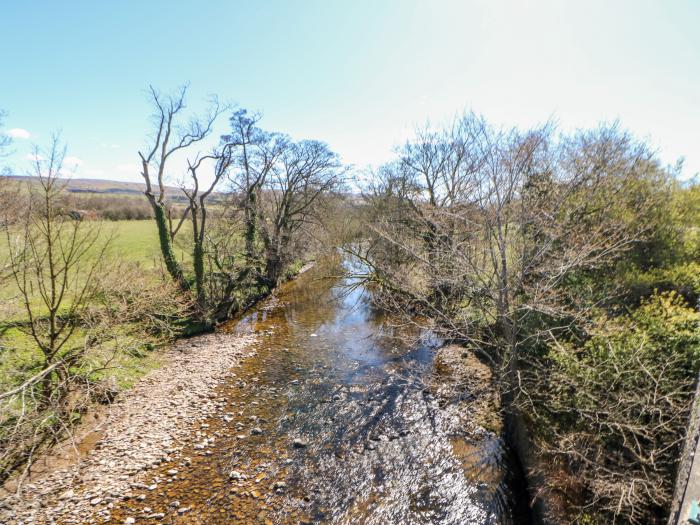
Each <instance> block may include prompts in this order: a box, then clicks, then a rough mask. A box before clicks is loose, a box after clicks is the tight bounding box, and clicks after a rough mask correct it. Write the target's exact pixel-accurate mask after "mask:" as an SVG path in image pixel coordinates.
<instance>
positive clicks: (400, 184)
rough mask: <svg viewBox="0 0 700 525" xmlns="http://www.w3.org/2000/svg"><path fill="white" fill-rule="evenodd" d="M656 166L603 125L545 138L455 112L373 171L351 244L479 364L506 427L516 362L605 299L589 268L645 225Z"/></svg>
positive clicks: (616, 255) (633, 240)
mask: <svg viewBox="0 0 700 525" xmlns="http://www.w3.org/2000/svg"><path fill="white" fill-rule="evenodd" d="M663 173H664V172H663V170H662V169H661V168H660V167H659V165H658V162H656V160H655V159H654V155H653V153H652V152H651V151H650V150H649V149H648V148H647V147H646V146H644V145H643V144H640V143H637V142H636V141H634V140H633V139H632V138H631V137H630V136H629V135H627V134H625V133H623V132H620V131H619V129H618V128H617V127H616V126H615V125H613V126H606V127H601V128H599V129H596V130H593V131H590V132H580V133H576V134H574V135H572V136H568V137H561V138H558V137H555V136H554V132H553V128H552V126H549V125H546V126H543V127H541V128H536V129H532V130H528V131H525V132H522V131H519V130H497V129H494V128H492V127H490V126H488V125H487V124H486V122H484V121H483V119H479V118H477V117H475V116H474V115H467V116H465V117H464V118H463V119H461V120H460V121H458V122H457V123H455V124H454V125H452V126H450V127H449V128H447V129H446V130H444V131H443V132H427V131H424V132H422V133H419V134H418V135H417V138H416V141H415V143H409V144H408V145H407V146H406V147H404V148H402V149H401V150H400V156H399V158H398V159H397V160H396V161H395V162H393V163H392V164H390V165H388V166H386V167H384V168H383V169H382V170H380V171H379V172H378V174H377V178H376V179H375V182H374V184H373V185H372V187H370V188H369V191H368V193H367V195H366V199H365V203H366V206H368V207H370V211H369V212H368V214H367V216H368V218H369V220H368V222H367V226H366V231H367V235H366V237H365V239H363V242H361V243H358V244H357V245H356V246H354V247H353V248H352V249H351V250H350V251H351V252H352V253H353V255H355V256H357V257H359V258H360V259H361V260H363V261H364V263H365V266H366V267H367V268H368V273H367V275H366V276H365V277H366V278H367V279H368V280H369V281H370V282H373V283H376V284H377V285H379V286H378V287H377V290H378V291H377V293H376V294H375V299H376V300H377V301H378V302H379V303H380V304H382V305H383V306H385V307H387V308H390V309H393V310H395V311H397V312H399V313H401V314H402V315H404V316H406V318H407V320H409V321H412V322H421V319H426V318H428V319H432V320H433V324H432V327H433V328H434V329H436V330H438V331H439V332H441V333H442V334H443V335H444V336H445V337H446V338H448V339H453V340H456V341H460V342H462V343H464V344H466V345H468V346H470V347H472V348H474V349H475V350H477V351H478V352H480V353H481V355H482V356H484V358H485V359H487V360H489V361H490V362H491V364H492V366H493V367H494V369H495V370H496V371H498V372H499V374H498V377H499V380H500V388H501V393H502V406H503V408H504V410H505V413H506V415H508V416H509V417H508V420H509V421H510V422H511V423H512V424H513V425H515V427H517V428H515V430H516V431H518V432H519V431H522V424H521V423H522V419H521V418H520V417H519V416H520V414H521V413H522V412H520V410H521V408H520V407H521V405H520V404H519V402H517V403H516V400H517V396H518V395H522V396H527V392H524V389H525V385H524V384H523V382H522V381H521V378H522V374H521V372H522V371H523V369H524V368H525V367H530V366H533V363H532V361H533V359H534V358H535V357H536V355H537V354H536V351H537V349H540V348H542V347H543V346H544V345H546V344H549V343H552V342H553V341H557V340H559V339H560V338H567V337H574V336H576V335H578V336H580V335H581V333H582V332H584V331H585V327H586V326H588V325H589V323H590V320H591V319H592V318H594V316H595V313H596V311H597V309H599V308H600V307H604V306H607V305H609V304H611V302H612V300H613V299H614V295H615V294H616V292H617V291H616V290H615V289H612V288H611V285H610V282H609V281H608V285H607V286H605V285H602V284H601V283H600V280H601V279H600V277H601V276H605V275H609V274H611V273H612V272H613V269H614V268H615V265H616V264H617V263H618V262H619V261H620V260H621V259H622V258H623V257H624V256H625V255H626V254H627V253H628V252H629V250H630V249H631V248H632V247H633V246H635V245H637V244H638V243H639V242H640V241H641V240H643V239H645V238H646V236H647V235H648V234H649V232H650V229H651V227H652V224H651V223H652V221H651V218H652V216H653V214H654V213H655V212H654V208H655V207H656V206H657V205H658V204H659V202H660V199H663V198H664V194H663V192H661V191H658V192H657V191H655V190H653V189H652V187H653V186H654V184H653V183H652V182H656V181H658V182H660V183H661V182H663V177H664V174H663ZM596 276H597V277H596ZM416 314H419V315H418V316H417V315H416ZM538 377H539V378H540V379H542V378H543V377H546V376H538ZM540 384H541V383H540ZM536 386H537V381H533V382H529V383H528V385H527V388H533V387H534V388H536ZM606 424H615V422H612V421H611V420H609V421H607V422H606Z"/></svg>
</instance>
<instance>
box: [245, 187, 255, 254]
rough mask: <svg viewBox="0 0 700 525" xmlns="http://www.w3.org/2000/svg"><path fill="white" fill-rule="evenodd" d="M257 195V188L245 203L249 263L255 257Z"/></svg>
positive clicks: (246, 244) (246, 247)
mask: <svg viewBox="0 0 700 525" xmlns="http://www.w3.org/2000/svg"><path fill="white" fill-rule="evenodd" d="M256 199H257V196H256V195H255V190H254V189H253V190H251V191H250V192H249V193H248V198H247V201H246V203H245V252H246V260H247V263H248V265H252V264H253V261H254V259H255V237H256V234H257V231H256V230H257V215H258V214H257V200H256Z"/></svg>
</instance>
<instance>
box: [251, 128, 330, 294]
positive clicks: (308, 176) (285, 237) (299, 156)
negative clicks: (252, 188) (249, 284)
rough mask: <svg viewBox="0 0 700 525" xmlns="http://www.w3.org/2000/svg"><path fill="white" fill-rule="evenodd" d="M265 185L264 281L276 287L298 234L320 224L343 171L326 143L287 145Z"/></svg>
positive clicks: (307, 141)
mask: <svg viewBox="0 0 700 525" xmlns="http://www.w3.org/2000/svg"><path fill="white" fill-rule="evenodd" d="M285 146H286V147H285V148H284V149H283V150H282V153H281V155H280V157H279V162H278V163H277V164H276V165H275V166H274V167H273V169H272V170H271V173H270V176H269V177H267V179H266V181H265V184H264V190H265V191H264V193H263V196H264V200H265V206H263V218H264V220H262V221H260V222H261V233H262V237H263V241H264V244H265V252H266V253H265V279H266V280H267V282H268V283H269V284H270V285H271V286H276V285H277V284H278V283H279V281H280V278H281V277H282V271H283V269H284V267H285V265H286V264H288V263H289V262H290V258H291V257H292V256H293V255H294V253H293V251H291V250H290V247H291V244H292V242H293V241H294V240H295V239H294V238H295V235H296V234H297V233H298V232H300V231H303V230H304V229H305V228H308V227H309V226H310V225H311V224H313V223H315V222H318V221H319V220H320V219H321V218H320V217H319V216H318V214H317V211H318V210H319V209H320V208H319V206H318V205H319V204H320V201H321V199H322V198H323V197H324V196H328V195H329V194H330V193H331V192H332V191H333V190H335V189H337V188H338V187H339V185H340V184H341V183H342V177H343V173H344V170H343V168H342V166H341V164H340V161H339V159H338V155H336V154H335V153H333V152H332V151H331V150H330V149H329V148H328V146H327V145H326V144H324V143H322V142H318V141H312V140H306V141H301V142H296V143H292V142H288V143H286V144H285Z"/></svg>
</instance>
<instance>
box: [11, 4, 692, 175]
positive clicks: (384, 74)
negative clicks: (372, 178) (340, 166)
mask: <svg viewBox="0 0 700 525" xmlns="http://www.w3.org/2000/svg"><path fill="white" fill-rule="evenodd" d="M698 27H700V1H696V0H665V1H662V0H658V1H647V0H631V1H627V0H616V1H609V0H587V1H586V2H580V1H564V0H561V1H557V0H541V1H529V2H525V1H515V0H512V1H505V0H462V1H454V2H451V1H443V0H424V1H421V0H346V1H341V0H324V1H312V0H287V1H255V2H252V1H227V0H209V1H207V0H201V1H194V0H192V1H176V0H151V1H142V0H140V1H136V0H121V1H119V2H95V1H94V0H90V1H73V0H65V1H61V2H56V1H54V0H46V1H42V0H2V3H1V5H0V41H1V42H2V47H1V49H2V51H0V53H1V55H0V56H1V57H2V58H1V59H0V65H1V69H0V109H3V110H5V111H6V112H7V113H8V116H7V118H6V122H5V128H4V130H3V131H2V132H3V133H6V134H10V135H11V136H13V137H14V144H13V152H12V154H11V156H10V157H9V158H8V159H5V160H6V161H7V162H8V163H9V164H10V165H11V166H12V167H13V169H14V170H15V171H17V172H22V171H23V170H26V168H27V167H28V164H29V160H28V158H29V157H30V151H31V147H32V146H33V145H34V144H37V145H39V146H43V145H46V144H47V143H48V141H49V139H50V137H51V135H52V133H54V132H60V133H61V137H62V140H63V141H64V142H65V143H66V144H67V146H68V157H67V162H66V164H67V165H68V168H70V169H71V172H72V173H73V176H75V177H85V178H100V179H112V180H124V181H140V175H139V169H138V154H137V152H138V150H139V149H140V148H143V146H144V144H145V143H146V139H147V136H148V133H149V131H150V127H149V119H148V117H149V114H150V107H149V103H148V98H147V95H146V89H147V88H148V86H149V85H153V86H155V87H157V88H158V89H160V90H162V91H171V90H173V89H175V88H176V87H177V86H179V85H181V84H183V83H189V85H190V89H189V105H188V109H190V110H192V111H193V112H195V113H196V112H198V111H199V112H201V111H203V109H204V107H205V105H206V100H207V97H208V96H209V95H211V94H217V95H218V96H219V98H220V99H221V100H223V101H227V102H231V103H233V104H237V105H239V106H240V107H245V108H249V109H251V110H257V111H260V112H262V114H263V120H262V122H261V126H262V127H264V128H265V129H269V130H274V131H282V132H285V133H288V134H289V135H291V136H292V137H293V138H296V139H304V138H309V139H318V140H322V141H325V142H327V143H328V144H329V145H330V146H331V148H333V149H334V150H335V151H336V152H338V153H339V154H340V155H341V158H342V159H343V161H344V162H346V163H350V164H353V165H355V166H356V167H357V168H363V167H365V166H367V165H374V166H376V165H379V164H381V163H382V162H385V161H387V160H388V159H390V158H391V155H392V148H393V147H394V146H396V145H397V144H399V143H401V142H403V141H405V140H406V139H407V138H408V137H409V136H410V134H411V131H412V130H413V129H414V127H415V126H417V125H421V124H424V123H425V122H427V121H430V122H431V123H433V124H440V123H441V122H447V121H448V120H449V119H450V118H452V117H454V116H455V115H456V114H458V113H461V112H463V111H465V110H474V111H475V112H477V113H480V114H482V115H484V116H485V117H486V118H487V119H488V120H489V121H491V122H492V123H493V124H495V125H497V126H508V127H509V126H520V127H528V126H533V125H537V124H542V123H544V122H546V121H549V120H554V121H555V122H557V123H558V125H559V127H560V129H561V130H563V131H570V130H574V129H577V128H586V127H592V126H595V125H597V124H598V123H600V122H603V121H605V122H611V121H614V120H619V121H620V123H621V125H622V126H623V127H624V128H627V129H629V130H630V131H631V132H632V133H634V134H635V135H636V136H638V137H639V138H641V139H643V140H646V141H648V142H649V143H650V144H651V145H652V146H653V147H654V148H655V149H657V151H658V153H659V156H660V158H661V159H662V160H663V161H664V162H666V163H669V164H673V163H675V162H676V161H677V160H678V159H679V158H681V157H683V158H685V164H684V169H683V171H682V173H681V175H680V176H681V178H683V179H689V178H691V177H692V176H693V175H694V174H696V173H698V172H700V31H698ZM226 128H227V121H226V119H225V118H224V119H221V120H220V122H219V123H218V126H217V128H216V133H215V134H216V136H218V135H220V134H222V133H224V132H225V131H226ZM178 169H180V167H179V166H173V167H172V173H171V176H172V177H173V178H176V177H177V175H178V173H177V172H178Z"/></svg>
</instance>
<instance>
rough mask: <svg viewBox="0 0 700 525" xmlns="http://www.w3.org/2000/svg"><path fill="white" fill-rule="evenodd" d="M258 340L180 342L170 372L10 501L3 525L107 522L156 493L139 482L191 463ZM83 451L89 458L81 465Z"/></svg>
mask: <svg viewBox="0 0 700 525" xmlns="http://www.w3.org/2000/svg"><path fill="white" fill-rule="evenodd" d="M255 341H256V338H255V336H253V335H230V334H218V333H216V334H207V335H204V336H200V337H197V338H193V339H189V340H184V341H180V342H178V343H177V344H176V345H174V346H173V347H172V348H171V349H170V350H169V351H168V352H167V354H166V361H167V363H166V365H165V366H163V367H161V368H159V369H157V370H154V371H152V372H150V373H148V374H147V375H146V376H145V377H144V378H143V379H141V380H140V381H139V382H138V383H137V384H136V385H135V386H134V387H133V388H132V389H130V390H129V391H127V392H126V393H125V394H124V395H122V396H120V398H119V399H118V400H117V401H116V402H115V403H114V404H113V405H112V406H111V407H109V409H108V411H107V413H106V414H105V416H104V417H103V418H100V420H97V421H96V422H95V425H94V428H92V429H90V430H91V431H90V432H88V433H87V434H86V435H84V437H83V439H82V440H81V442H80V443H77V444H75V446H73V444H67V445H66V446H65V447H64V450H59V451H57V452H56V454H54V455H52V456H51V457H50V458H49V459H48V464H49V466H48V468H46V467H45V468H46V470H47V471H46V472H45V473H44V474H34V475H33V476H32V477H31V478H30V479H29V480H28V481H26V482H25V483H24V485H23V487H22V490H21V492H20V494H19V496H9V497H7V495H6V494H7V493H6V494H5V496H6V497H5V499H4V501H3V506H2V508H0V523H7V524H9V525H15V524H16V525H19V524H27V523H42V524H43V523H66V524H68V523H98V522H104V521H108V520H109V519H110V512H111V509H112V507H113V506H114V504H115V502H117V501H119V500H121V499H123V498H127V497H131V496H134V491H135V490H136V491H141V490H142V491H145V492H146V493H148V492H150V491H153V490H156V489H157V484H151V485H148V486H141V484H138V483H137V482H135V479H136V478H138V477H139V475H141V477H143V476H142V475H143V473H144V472H146V471H149V470H150V469H156V468H158V467H162V466H164V465H166V466H167V465H171V464H173V465H174V464H175V463H180V462H182V461H183V460H182V458H181V457H180V456H181V453H180V452H181V450H182V449H183V447H185V446H186V445H187V444H188V443H190V442H191V441H192V440H195V439H197V436H196V434H195V433H194V432H193V430H192V429H193V427H194V425H195V424H196V423H198V422H201V421H205V420H206V419H207V418H208V417H209V416H210V415H212V414H213V413H215V412H216V411H217V409H218V408H219V406H218V403H217V401H216V400H215V399H214V394H213V392H214V390H215V387H216V386H218V385H219V384H220V383H222V382H223V381H224V378H230V373H231V372H230V371H231V369H232V368H233V367H235V366H237V365H238V364H239V363H240V361H241V359H243V358H245V357H250V356H252V355H254V354H255V350H254V348H253V347H254V343H255ZM78 452H80V453H81V455H83V456H84V457H82V458H81V459H80V460H79V461H77V462H76V459H77V457H76V454H77V453H78ZM45 463H47V462H46V461H45ZM154 485H155V486H154ZM135 497H138V496H135Z"/></svg>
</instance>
